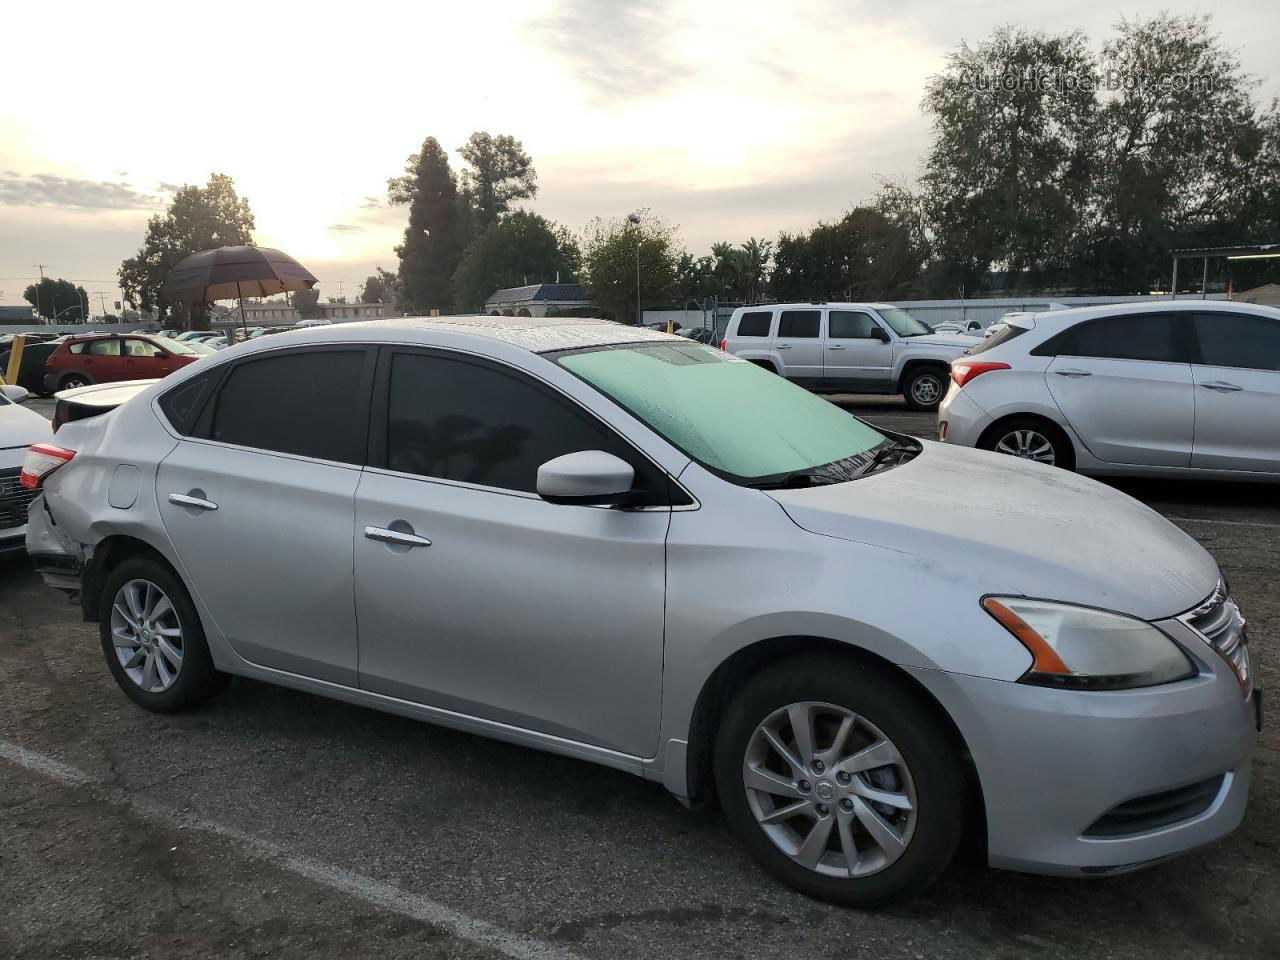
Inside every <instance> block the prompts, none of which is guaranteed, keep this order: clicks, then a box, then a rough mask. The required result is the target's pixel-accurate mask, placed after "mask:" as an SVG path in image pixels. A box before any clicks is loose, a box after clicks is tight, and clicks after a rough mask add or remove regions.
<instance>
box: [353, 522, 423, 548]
mask: <svg viewBox="0 0 1280 960" xmlns="http://www.w3.org/2000/svg"><path fill="white" fill-rule="evenodd" d="M364 535H365V536H366V537H368V538H369V539H370V540H377V541H378V542H379V543H395V544H399V545H400V546H402V547H429V546H431V541H430V540H428V539H427V538H426V537H420V536H418V535H417V534H416V533H402V532H401V531H399V530H390V529H388V528H386V527H365V528H364Z"/></svg>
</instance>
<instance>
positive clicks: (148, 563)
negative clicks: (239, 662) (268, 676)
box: [98, 557, 230, 713]
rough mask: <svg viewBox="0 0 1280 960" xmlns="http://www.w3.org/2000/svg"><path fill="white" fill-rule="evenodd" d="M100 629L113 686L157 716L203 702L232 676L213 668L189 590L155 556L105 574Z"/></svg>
mask: <svg viewBox="0 0 1280 960" xmlns="http://www.w3.org/2000/svg"><path fill="white" fill-rule="evenodd" d="M98 628H99V633H100V635H101V637H102V652H103V654H104V655H105V656H106V658H107V668H108V669H109V670H110V671H111V675H112V676H113V677H114V678H115V681H116V683H117V684H119V686H120V689H121V690H123V691H124V692H125V693H126V694H127V695H128V696H129V698H130V699H131V700H133V702H134V703H136V704H138V706H140V707H142V708H144V709H146V710H150V711H152V712H153V713H176V712H178V711H180V710H188V709H190V708H192V707H195V706H198V705H200V704H202V703H204V702H205V701H206V700H208V699H209V698H210V697H213V696H214V695H215V694H217V693H218V692H219V691H220V690H222V688H223V687H225V686H226V685H227V681H228V680H229V679H230V678H229V677H228V676H227V675H226V674H225V673H221V672H220V671H218V670H216V669H214V666H213V659H212V658H211V657H210V656H209V647H208V645H207V644H206V642H205V637H204V629H203V628H202V627H201V625H200V617H199V615H198V614H197V613H196V608H195V605H194V604H193V603H192V602H191V597H190V595H189V594H188V593H187V590H186V588H185V587H184V586H183V585H182V583H181V581H179V580H178V578H177V577H176V576H175V575H174V574H173V571H171V570H170V569H169V568H168V567H167V566H165V565H164V564H162V563H160V562H159V561H157V560H154V559H152V558H150V557H133V558H131V559H128V560H126V561H124V563H122V564H120V565H119V566H118V567H116V568H115V569H114V570H112V571H111V573H110V574H109V575H108V576H107V578H106V581H105V582H104V583H103V587H102V595H101V599H100V602H99V605H98Z"/></svg>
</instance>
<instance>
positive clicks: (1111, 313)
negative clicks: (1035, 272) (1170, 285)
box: [1033, 300, 1280, 330]
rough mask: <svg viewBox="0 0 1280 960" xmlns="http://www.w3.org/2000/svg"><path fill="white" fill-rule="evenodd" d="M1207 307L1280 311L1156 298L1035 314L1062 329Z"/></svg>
mask: <svg viewBox="0 0 1280 960" xmlns="http://www.w3.org/2000/svg"><path fill="white" fill-rule="evenodd" d="M1205 310H1216V311H1226V312H1229V313H1248V314H1253V315H1254V316H1264V317H1276V316H1277V314H1280V311H1277V310H1276V308H1275V307H1267V306H1262V305H1259V304H1255V303H1240V302H1238V301H1235V300H1154V301H1151V302H1144V303H1110V304H1100V305H1097V306H1089V307H1072V308H1070V309H1068V310H1042V311H1038V312H1036V313H1034V314H1033V316H1034V317H1035V327H1036V329H1037V330H1061V329H1065V328H1066V327H1069V326H1072V325H1073V324H1076V323H1079V322H1080V321H1081V320H1093V319H1096V318H1098V317H1116V316H1124V315H1126V314H1142V313H1169V312H1175V313H1184V312H1187V313H1189V312H1203V311H1205Z"/></svg>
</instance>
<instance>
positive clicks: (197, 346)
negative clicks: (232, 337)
mask: <svg viewBox="0 0 1280 960" xmlns="http://www.w3.org/2000/svg"><path fill="white" fill-rule="evenodd" d="M210 342H211V341H209V340H188V341H186V343H185V346H187V347H189V348H190V349H192V350H194V351H195V352H196V353H198V354H199V355H200V356H202V357H207V356H209V354H211V353H217V352H218V350H219V349H220V348H219V347H214V346H210Z"/></svg>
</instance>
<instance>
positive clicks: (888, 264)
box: [771, 207, 923, 301]
mask: <svg viewBox="0 0 1280 960" xmlns="http://www.w3.org/2000/svg"><path fill="white" fill-rule="evenodd" d="M922 261H923V254H922V253H921V251H920V249H919V248H918V247H917V246H916V244H915V243H914V242H913V240H912V236H911V231H910V229H909V228H908V227H907V226H906V225H904V224H902V223H895V222H894V221H892V220H890V219H889V218H888V217H886V216H885V215H884V214H883V213H882V212H880V211H879V210H875V209H872V208H871V207H854V208H853V209H852V210H850V211H849V212H848V213H847V214H845V215H844V217H843V218H842V219H840V220H839V221H838V222H836V223H819V224H818V225H817V226H816V227H814V228H813V229H812V230H811V231H809V232H808V233H807V234H804V233H801V234H785V233H784V234H782V235H781V236H780V237H779V238H778V245H777V251H776V253H775V254H774V270H773V274H772V277H771V283H772V287H773V295H774V296H775V297H778V298H779V299H782V300H837V301H838V300H852V301H867V300H892V299H900V298H901V297H902V296H903V294H904V293H906V292H907V291H908V290H909V289H910V288H911V287H912V285H913V284H914V283H915V281H916V279H917V278H918V276H919V273H920V267H921V263H922Z"/></svg>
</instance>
